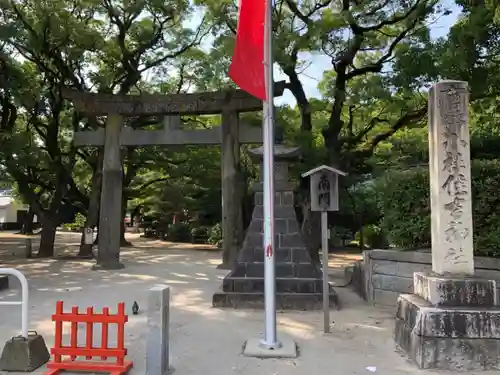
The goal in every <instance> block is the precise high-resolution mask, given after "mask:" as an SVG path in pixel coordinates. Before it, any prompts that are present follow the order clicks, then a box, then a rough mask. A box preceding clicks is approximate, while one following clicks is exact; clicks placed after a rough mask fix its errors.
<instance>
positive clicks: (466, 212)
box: [429, 81, 474, 275]
mask: <svg viewBox="0 0 500 375" xmlns="http://www.w3.org/2000/svg"><path fill="white" fill-rule="evenodd" d="M468 100H469V94H468V88H467V83H465V82H460V81H442V82H439V83H437V84H436V85H434V86H433V87H432V89H431V91H430V94H429V165H430V190H431V194H430V195H431V231H432V268H433V271H434V272H436V273H438V274H446V273H452V274H469V275H473V274H474V259H473V238H472V200H471V198H472V197H471V175H470V148H469V127H468V122H469V115H468Z"/></svg>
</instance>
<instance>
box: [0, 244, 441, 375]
mask: <svg viewBox="0 0 500 375" xmlns="http://www.w3.org/2000/svg"><path fill="white" fill-rule="evenodd" d="M18 241H21V242H22V241H23V239H22V238H20V239H12V238H10V237H9V238H5V242H4V238H2V236H0V248H1V249H3V250H2V251H3V253H2V255H0V267H15V268H17V269H19V270H20V271H22V272H23V273H25V275H26V276H27V278H28V280H29V285H30V288H29V289H30V290H29V292H30V329H34V330H36V331H38V332H39V333H41V334H42V335H43V336H44V337H45V339H46V341H47V344H48V346H49V347H51V346H52V345H53V324H52V322H51V314H52V313H53V312H54V308H55V303H56V301H58V300H62V301H64V302H65V306H66V309H70V308H71V306H79V308H80V309H84V308H86V307H88V306H94V307H95V308H96V311H98V310H100V309H101V308H102V307H104V306H107V307H110V308H111V310H112V312H113V311H116V305H117V303H118V302H125V304H126V308H127V311H128V313H129V314H130V311H131V306H132V303H133V301H137V302H138V304H139V306H140V309H141V310H140V314H139V315H137V316H134V315H131V314H130V321H129V323H128V324H127V328H126V346H127V347H128V349H129V357H130V359H132V360H133V361H134V363H135V366H134V369H133V370H132V372H131V373H132V375H134V374H141V375H142V374H144V372H145V341H146V337H147V327H146V316H145V313H144V309H145V308H146V305H147V291H148V289H149V288H150V287H152V286H153V285H155V284H166V285H168V286H170V287H171V327H170V330H171V338H170V343H171V359H172V364H173V366H174V367H175V369H176V373H179V374H183V375H184V374H186V375H195V374H196V375H199V374H203V373H207V372H209V373H214V374H217V375H229V374H243V375H257V374H258V375H263V374H264V375H273V374H286V375H299V374H300V375H302V374H304V373H308V374H311V375H316V374H317V375H323V374H325V375H326V374H346V375H350V374H364V373H368V372H367V370H366V367H376V368H377V372H378V373H380V374H384V375H405V374H420V373H421V372H419V371H416V370H415V369H414V368H413V366H411V365H410V364H409V363H408V362H407V361H406V360H405V359H403V358H402V357H400V355H399V354H398V353H396V352H395V348H394V345H393V342H392V321H393V316H394V312H393V311H392V309H389V310H387V309H386V310H382V309H376V308H374V307H371V306H366V305H365V304H364V303H363V302H362V301H360V300H359V298H357V296H355V295H354V294H353V293H351V292H349V290H347V289H343V290H339V294H340V295H341V298H342V299H343V300H344V305H345V307H344V309H343V310H342V311H340V312H337V311H332V313H331V318H332V319H331V320H332V333H331V334H329V335H324V334H323V333H322V332H323V327H322V322H323V316H322V314H321V312H278V331H279V332H280V333H286V334H288V335H290V336H292V337H293V338H294V339H295V340H296V341H297V343H298V345H299V349H300V357H299V358H296V359H286V360H276V359H269V360H259V359H253V358H246V357H243V356H242V355H241V348H242V345H243V344H244V342H245V340H246V339H248V338H250V337H258V336H260V335H261V333H262V331H263V327H264V322H263V317H264V316H263V312H262V311H253V310H223V309H215V308H212V307H211V299H212V294H213V293H214V292H215V291H216V290H217V289H218V288H219V287H220V284H221V280H222V278H223V277H224V276H225V274H226V273H227V271H223V270H217V269H216V267H215V266H216V265H217V264H219V263H220V252H218V251H199V250H195V249H194V247H193V246H190V245H179V244H171V243H170V244H169V243H163V242H159V241H146V240H144V239H138V238H135V239H132V241H133V243H134V247H132V248H124V249H123V253H122V259H123V262H124V264H125V266H126V268H125V269H123V270H118V271H91V270H90V269H91V266H92V264H93V261H85V260H57V259H20V258H19V257H16V256H13V255H12V252H11V253H10V255H9V250H8V249H6V247H9V246H16V245H15V244H10V243H11V242H13V243H16V242H17V243H18V245H17V246H21V247H22V244H21V245H19V242H18ZM79 241H80V239H79V237H77V236H75V237H74V238H70V239H68V237H65V235H58V242H60V243H61V244H63V245H62V247H64V249H65V250H64V252H63V253H64V254H66V253H67V252H71V248H72V246H76V247H77V246H78V243H79ZM19 298H20V294H19V286H18V285H17V283H16V282H13V283H12V289H10V290H8V291H5V292H0V299H2V300H14V299H19ZM346 301H347V303H346ZM0 312H1V313H0V317H1V318H0V341H3V342H5V341H6V340H8V339H9V338H11V337H12V336H14V335H16V334H17V333H18V332H19V328H20V314H19V309H18V307H12V306H0ZM96 330H97V331H96V333H95V335H94V337H96V340H95V343H96V344H97V343H98V339H97V338H99V337H100V335H99V333H98V330H99V328H96ZM81 333H83V332H81ZM112 335H113V333H112V331H111V332H110V337H112ZM42 371H43V369H41V370H38V371H37V373H40V372H42ZM0 373H1V372H0ZM422 374H424V372H422ZM425 374H428V375H432V374H436V373H433V372H425Z"/></svg>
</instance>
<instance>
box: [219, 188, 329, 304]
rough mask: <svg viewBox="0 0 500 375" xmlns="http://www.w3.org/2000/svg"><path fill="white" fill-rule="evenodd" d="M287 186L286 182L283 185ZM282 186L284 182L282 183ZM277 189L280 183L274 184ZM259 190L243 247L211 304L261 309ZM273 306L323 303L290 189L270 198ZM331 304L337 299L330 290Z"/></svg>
mask: <svg viewBox="0 0 500 375" xmlns="http://www.w3.org/2000/svg"><path fill="white" fill-rule="evenodd" d="M288 185H289V184H288ZM281 187H283V184H282V185H281ZM276 188H277V190H278V189H279V188H280V185H279V184H277V186H276ZM262 198H263V194H262V192H257V193H255V207H254V211H253V216H252V221H251V223H250V226H249V227H248V230H247V233H246V236H245V240H244V242H243V249H242V250H241V251H240V254H239V257H238V261H237V262H236V264H235V266H234V267H233V269H232V271H231V272H230V273H229V274H228V275H227V276H226V277H225V278H224V280H223V282H222V288H221V291H219V292H217V293H215V294H214V296H213V306H215V307H233V308H262V307H263V306H264V250H263V248H262V243H263V236H264V230H263V206H262ZM274 214H275V231H276V240H275V247H276V249H275V259H276V308H277V309H281V310H285V309H291V310H316V309H321V307H322V301H323V297H322V296H323V287H322V278H323V273H322V271H321V269H320V267H319V266H318V265H316V264H314V263H313V262H312V261H311V258H310V256H309V252H308V250H307V248H306V246H305V243H304V240H303V238H302V234H301V233H300V228H299V224H298V222H297V218H296V216H295V210H294V206H293V191H292V190H285V191H283V190H282V191H277V192H276V197H275V208H274ZM329 293H330V304H331V305H332V306H338V297H337V294H336V293H335V292H334V290H333V289H330V290H329Z"/></svg>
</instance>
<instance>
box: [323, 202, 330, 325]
mask: <svg viewBox="0 0 500 375" xmlns="http://www.w3.org/2000/svg"><path fill="white" fill-rule="evenodd" d="M321 252H322V255H323V260H322V262H323V331H324V332H325V333H330V293H329V287H328V276H329V275H328V211H322V212H321Z"/></svg>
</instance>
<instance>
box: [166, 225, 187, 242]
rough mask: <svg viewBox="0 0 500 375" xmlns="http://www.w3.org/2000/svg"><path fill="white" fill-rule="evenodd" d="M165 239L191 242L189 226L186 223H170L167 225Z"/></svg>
mask: <svg viewBox="0 0 500 375" xmlns="http://www.w3.org/2000/svg"><path fill="white" fill-rule="evenodd" d="M167 240H169V241H172V242H191V226H190V225H189V224H188V223H176V224H171V225H170V226H169V227H168V232H167Z"/></svg>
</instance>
